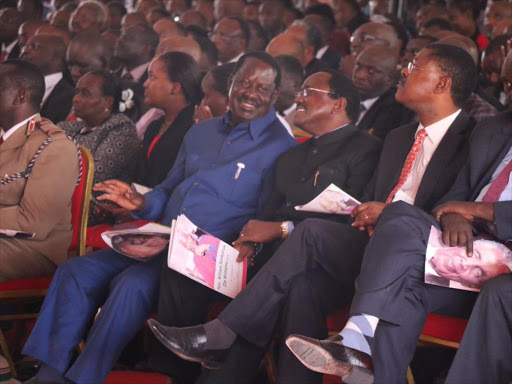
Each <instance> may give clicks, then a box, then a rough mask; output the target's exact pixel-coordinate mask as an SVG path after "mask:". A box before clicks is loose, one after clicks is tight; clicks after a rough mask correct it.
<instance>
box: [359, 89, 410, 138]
mask: <svg viewBox="0 0 512 384" xmlns="http://www.w3.org/2000/svg"><path fill="white" fill-rule="evenodd" d="M395 93H396V87H391V88H390V89H388V90H387V91H386V92H384V93H383V94H382V95H381V96H380V97H379V98H378V99H377V101H376V102H375V103H374V104H373V105H372V106H371V107H370V109H369V110H368V111H366V113H365V115H364V116H363V118H362V119H361V121H360V122H359V124H357V127H358V128H359V129H364V130H366V131H369V130H370V129H373V135H375V136H377V137H378V138H380V139H382V140H384V139H385V138H386V136H387V134H388V133H389V132H390V131H392V130H393V129H395V128H398V127H400V126H402V125H404V124H407V123H410V122H411V121H412V119H413V118H414V116H415V113H414V112H413V111H411V110H410V109H408V108H406V107H405V106H403V105H402V104H400V103H399V102H397V101H396V100H395Z"/></svg>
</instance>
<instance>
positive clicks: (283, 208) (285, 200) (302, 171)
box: [261, 124, 381, 222]
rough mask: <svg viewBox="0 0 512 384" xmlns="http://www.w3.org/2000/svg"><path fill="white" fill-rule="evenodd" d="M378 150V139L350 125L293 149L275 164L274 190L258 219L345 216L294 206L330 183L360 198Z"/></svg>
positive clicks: (306, 201)
mask: <svg viewBox="0 0 512 384" xmlns="http://www.w3.org/2000/svg"><path fill="white" fill-rule="evenodd" d="M380 149H381V142H380V140H378V139H377V138H375V137H372V136H371V135H369V134H368V133H366V132H363V131H360V130H358V129H357V128H356V127H355V126H354V125H352V124H350V125H348V126H345V127H343V128H340V129H338V130H337V131H334V132H330V133H328V134H326V135H323V136H321V137H319V138H318V139H314V138H312V139H309V140H308V141H306V142H304V143H302V144H300V145H298V146H297V147H295V148H292V149H291V150H289V151H288V152H286V153H285V154H283V155H282V156H281V157H280V158H279V160H278V161H277V163H276V171H275V190H274V192H273V195H272V197H271V198H270V199H269V201H268V202H267V204H266V206H265V209H264V213H263V217H262V218H261V219H263V220H271V221H284V220H291V221H294V222H300V221H302V220H304V219H306V218H310V217H322V218H331V219H336V220H340V219H345V217H344V216H341V215H326V214H320V213H312V212H305V211H297V210H295V206H296V205H302V204H306V203H308V202H310V201H311V200H312V199H313V198H315V197H316V196H318V195H319V194H320V193H321V192H322V191H323V190H324V189H325V188H327V187H328V186H329V185H330V184H331V183H334V184H335V185H337V186H338V187H339V188H341V189H343V190H344V191H346V192H347V193H349V194H350V195H352V196H353V197H355V198H356V199H358V198H359V197H361V194H362V191H363V189H364V187H365V186H366V184H367V182H368V181H369V180H370V178H371V175H372V173H373V169H374V168H375V166H376V164H377V160H378V157H379V153H380ZM317 173H318V176H317V177H316V179H317V180H316V185H315V175H316V174H317Z"/></svg>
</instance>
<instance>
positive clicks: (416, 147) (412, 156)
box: [386, 129, 428, 204]
mask: <svg viewBox="0 0 512 384" xmlns="http://www.w3.org/2000/svg"><path fill="white" fill-rule="evenodd" d="M427 136H428V134H427V131H426V130H425V129H420V130H419V131H418V133H417V135H416V140H414V144H413V145H412V148H411V150H410V151H409V154H408V155H407V158H406V159H405V163H404V167H403V168H402V173H401V174H400V177H399V178H398V183H397V184H396V186H395V188H393V190H392V191H391V193H390V194H389V196H388V198H387V199H386V204H390V203H391V202H392V201H393V199H394V198H395V195H396V193H397V192H398V191H399V190H400V188H402V187H403V186H404V184H405V182H406V181H407V178H408V177H409V174H410V173H411V171H412V166H413V165H414V161H416V156H417V155H418V152H419V151H420V148H421V144H422V143H423V140H425V137H427Z"/></svg>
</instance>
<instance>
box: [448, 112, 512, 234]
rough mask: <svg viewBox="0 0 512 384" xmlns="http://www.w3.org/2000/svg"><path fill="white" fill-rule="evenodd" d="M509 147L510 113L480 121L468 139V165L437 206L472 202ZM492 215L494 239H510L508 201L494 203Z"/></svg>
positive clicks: (511, 139)
mask: <svg viewBox="0 0 512 384" xmlns="http://www.w3.org/2000/svg"><path fill="white" fill-rule="evenodd" d="M511 147H512V111H505V112H502V113H500V114H498V115H496V116H494V117H490V118H488V119H485V120H483V121H481V122H480V123H479V124H478V127H477V128H476V129H475V133H474V134H473V137H472V138H471V144H470V150H469V158H468V162H467V163H466V165H465V166H464V168H463V169H462V170H461V172H460V174H459V177H458V178H457V180H456V181H455V183H454V185H453V187H452V188H451V189H450V191H449V192H448V193H447V194H446V196H445V197H443V199H442V201H441V203H443V202H446V201H474V200H475V199H476V198H477V197H478V195H479V194H480V192H481V191H482V189H483V188H484V187H485V186H486V185H487V184H489V183H490V181H491V177H492V175H493V173H494V172H495V171H496V168H497V167H498V166H499V165H500V163H501V162H502V161H503V158H504V157H505V155H506V154H507V153H508V151H509V150H510V148H511ZM494 216H495V224H496V235H497V237H498V238H499V239H500V240H502V241H503V240H510V239H512V201H501V202H497V203H495V204H494Z"/></svg>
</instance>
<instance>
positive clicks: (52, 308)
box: [23, 250, 135, 373]
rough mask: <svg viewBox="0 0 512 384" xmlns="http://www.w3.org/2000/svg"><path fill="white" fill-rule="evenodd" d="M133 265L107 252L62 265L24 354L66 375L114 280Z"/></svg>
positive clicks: (55, 276) (96, 253) (115, 254)
mask: <svg viewBox="0 0 512 384" xmlns="http://www.w3.org/2000/svg"><path fill="white" fill-rule="evenodd" d="M133 263H135V262H134V261H133V260H131V259H129V258H127V257H125V256H122V255H120V254H118V253H117V252H115V251H112V250H104V251H99V252H95V253H93V254H91V255H87V256H82V257H77V258H74V259H71V260H69V261H67V262H65V263H64V264H62V265H61V266H60V267H59V268H58V269H57V272H56V273H55V275H54V277H53V280H52V283H51V285H50V289H49V290H48V294H47V295H46V298H45V300H44V303H43V306H42V308H41V312H40V315H39V318H38V320H37V322H36V325H35V327H34V329H33V331H32V333H31V335H30V337H29V339H28V341H27V343H26V344H25V347H24V348H23V354H25V355H29V356H32V357H34V358H36V359H38V360H41V361H42V362H43V363H45V364H48V365H50V366H52V367H53V368H55V369H57V370H58V371H60V372H63V373H64V372H65V371H66V370H67V369H68V367H69V364H70V362H71V359H72V358H73V356H74V354H75V348H76V346H77V345H78V344H79V343H80V341H81V340H82V338H83V337H84V335H85V333H86V332H87V327H88V326H89V324H90V321H91V320H92V318H93V317H94V315H95V314H96V311H97V309H98V307H99V306H100V305H102V304H103V302H104V300H105V298H106V296H107V294H108V287H109V284H110V281H111V279H112V278H114V277H115V276H116V275H117V274H118V273H120V272H121V271H123V270H124V269H126V268H128V267H129V266H130V265H132V264H133Z"/></svg>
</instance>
